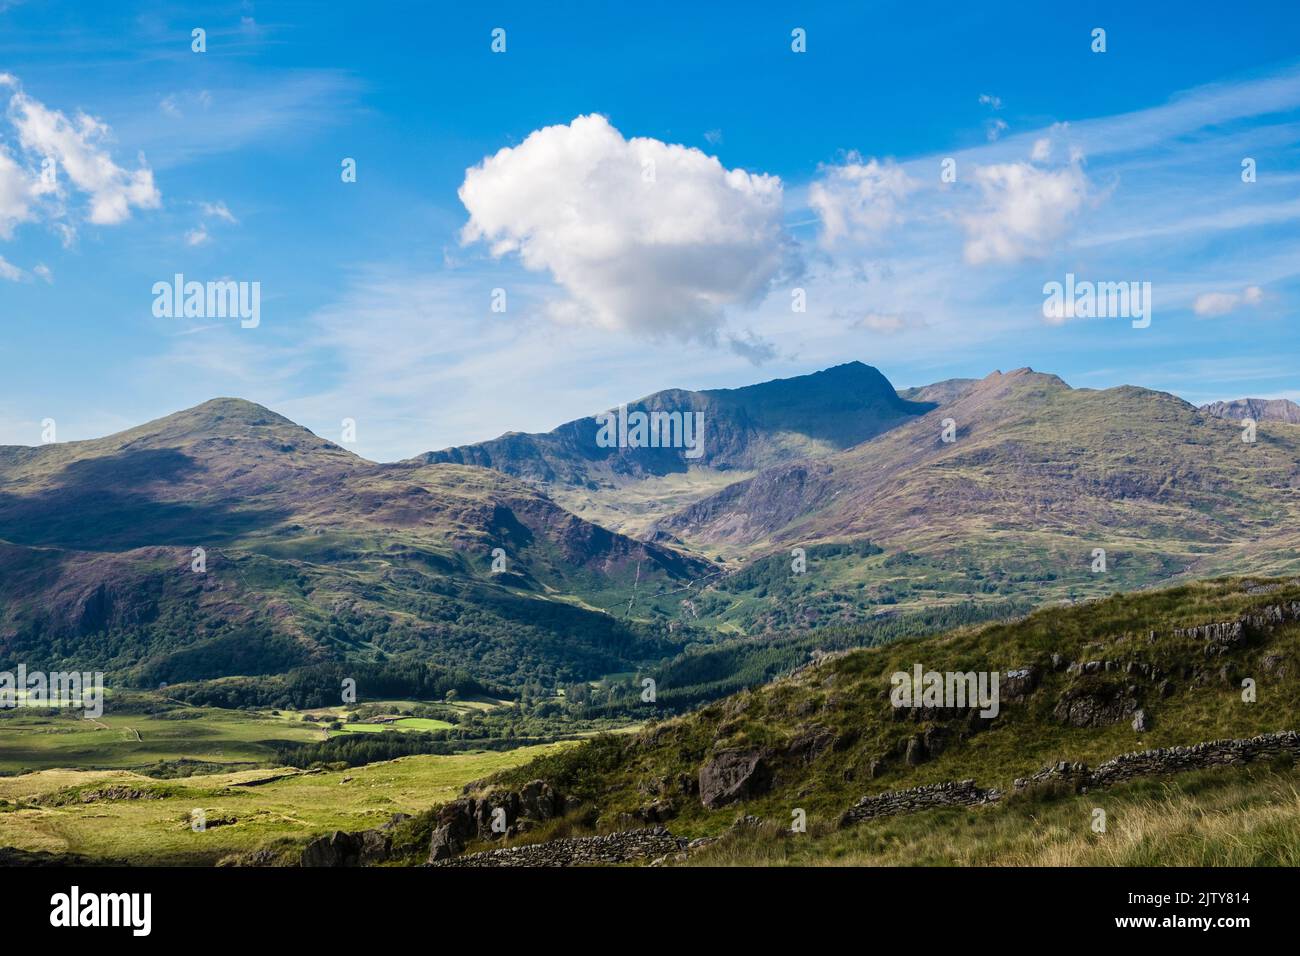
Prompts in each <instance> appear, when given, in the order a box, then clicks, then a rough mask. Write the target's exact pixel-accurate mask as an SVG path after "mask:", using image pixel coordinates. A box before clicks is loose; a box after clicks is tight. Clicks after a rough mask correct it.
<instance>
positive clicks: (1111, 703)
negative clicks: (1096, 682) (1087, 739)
mask: <svg viewBox="0 0 1300 956" xmlns="http://www.w3.org/2000/svg"><path fill="white" fill-rule="evenodd" d="M1134 690H1136V688H1130V689H1129V690H1128V691H1125V690H1123V689H1121V688H1097V687H1092V688H1073V689H1071V690H1068V691H1066V692H1065V694H1064V695H1063V696H1062V697H1061V699H1060V700H1059V701H1058V702H1057V704H1056V707H1055V708H1054V709H1053V711H1052V716H1053V717H1055V718H1056V719H1057V720H1059V721H1060V722H1061V723H1063V724H1066V725H1068V726H1070V727H1107V726H1109V725H1111V724H1117V723H1119V722H1120V721H1121V720H1126V719H1129V718H1131V717H1132V716H1133V714H1134V713H1135V712H1136V711H1137V709H1138V702H1137V699H1136V697H1135V696H1134V694H1133V693H1132V691H1134Z"/></svg>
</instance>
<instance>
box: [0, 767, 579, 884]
mask: <svg viewBox="0 0 1300 956" xmlns="http://www.w3.org/2000/svg"><path fill="white" fill-rule="evenodd" d="M567 746H571V744H566V743H560V744H547V745H543V746H538V747H527V748H521V749H519V750H513V751H506V752H502V753H497V752H477V753H464V754H455V755H452V756H446V757H441V756H415V757H402V758H400V759H397V760H390V761H386V762H383V763H375V764H369V765H367V766H365V767H358V768H354V769H350V770H323V771H295V770H287V769H283V768H280V769H269V770H266V769H264V770H245V771H240V772H237V773H223V774H213V775H207V776H193V777H187V778H184V779H183V780H165V781H160V780H156V779H153V778H150V777H145V776H143V775H141V774H137V773H133V772H130V771H123V770H108V771H102V770H43V771H40V772H38V773H30V774H24V775H22V776H16V777H0V847H14V848H17V849H19V850H26V851H46V852H49V853H58V854H62V853H75V854H80V855H82V856H85V857H89V858H91V859H95V860H125V861H130V862H132V863H135V864H144V865H154V864H172V865H211V864H214V863H217V862H218V861H220V860H221V859H222V858H223V857H227V856H230V855H232V854H240V853H248V852H252V851H256V850H259V849H268V850H272V851H277V852H283V853H284V854H285V855H284V857H283V859H284V860H286V861H287V860H292V859H293V858H294V856H295V854H296V852H297V850H298V849H300V848H301V846H302V845H303V844H305V843H306V842H308V841H309V840H310V839H312V838H314V837H316V836H319V835H321V834H322V833H327V832H330V831H332V830H336V829H340V830H360V829H366V828H369V827H375V826H378V825H380V824H382V823H385V822H386V821H388V820H389V819H390V818H391V816H392V815H393V814H395V813H416V812H419V811H422V810H428V809H429V808H430V807H433V806H436V805H437V804H439V803H443V802H445V801H447V800H449V799H451V798H452V797H454V796H456V795H457V793H459V791H460V789H461V787H463V786H464V785H465V784H466V783H468V782H469V781H471V780H475V779H478V778H479V777H482V776H485V775H487V774H491V773H495V772H498V771H502V770H505V769H508V768H510V767H512V766H515V765H517V764H520V763H524V762H527V761H528V760H530V759H532V758H533V757H537V756H541V755H543V754H546V753H551V752H554V751H555V750H557V749H560V748H563V747H567ZM107 788H115V789H114V790H113V791H111V792H109V793H104V792H103V791H105V790H106V789H107ZM195 809H201V810H202V811H203V813H204V815H205V817H206V820H207V824H208V825H207V829H206V831H204V832H195V831H194V830H193V829H192V828H191V826H190V821H191V813H192V811H193V810H195Z"/></svg>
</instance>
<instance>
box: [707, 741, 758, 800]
mask: <svg viewBox="0 0 1300 956" xmlns="http://www.w3.org/2000/svg"><path fill="white" fill-rule="evenodd" d="M769 757H770V755H769V754H768V752H767V751H765V750H742V749H733V750H721V751H719V752H718V753H716V754H714V755H713V757H711V758H710V759H709V760H708V761H707V762H706V763H705V764H704V766H703V767H701V768H700V802H701V803H702V804H704V806H706V807H707V808H709V809H710V810H713V809H715V808H717V807H721V806H724V805H725V804H728V803H732V802H734V801H736V800H746V799H748V798H750V797H753V796H757V795H759V794H761V793H765V792H766V791H767V789H768V788H769V787H770V786H771V784H772V773H771V768H770V767H769V766H768V759H769Z"/></svg>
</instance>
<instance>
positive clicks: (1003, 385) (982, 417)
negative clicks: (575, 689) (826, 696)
mask: <svg viewBox="0 0 1300 956" xmlns="http://www.w3.org/2000/svg"><path fill="white" fill-rule="evenodd" d="M949 419H951V420H952V423H953V427H954V429H955V441H952V442H950V443H949V442H944V441H943V440H942V434H943V430H944V424H943V423H944V422H945V421H946V420H949ZM1298 462H1300V427H1297V426H1294V425H1289V424H1284V423H1279V422H1263V423H1261V424H1260V426H1259V431H1258V435H1257V441H1256V442H1255V443H1253V444H1247V443H1244V442H1242V440H1241V428H1240V426H1239V424H1238V423H1235V422H1231V421H1226V420H1224V419H1221V418H1217V417H1214V416H1211V415H1206V414H1202V413H1201V412H1199V411H1198V410H1197V409H1196V408H1195V407H1193V406H1191V405H1189V404H1187V403H1186V402H1183V401H1181V400H1180V399H1178V398H1175V397H1174V396H1172V395H1168V394H1165V393H1161V392H1153V391H1149V390H1146V389H1140V388H1133V387H1128V386H1126V387H1122V388H1114V389H1107V390H1104V391H1094V390H1090V389H1072V388H1070V387H1069V386H1067V385H1066V384H1065V383H1064V382H1062V381H1061V380H1060V379H1058V378H1056V377H1054V376H1050V375H1043V374H1039V373H1035V372H1032V371H1030V370H1028V369H1022V370H1019V371H1016V372H1011V373H1008V374H1006V375H1003V374H1000V373H995V374H994V375H991V376H989V377H988V378H986V379H983V380H981V381H980V382H977V383H975V384H973V385H971V386H969V387H966V388H965V389H964V390H963V391H959V392H958V393H956V394H955V397H953V398H952V399H951V401H949V402H948V403H947V404H945V405H943V406H941V407H939V408H937V409H935V410H934V411H931V412H930V413H928V414H927V415H925V416H923V417H921V418H918V419H915V420H913V421H911V422H908V423H906V424H903V425H901V426H900V427H898V428H895V429H893V430H891V431H889V432H886V433H884V434H882V435H880V436H878V437H876V438H874V439H872V440H871V441H868V442H865V443H863V444H861V445H858V446H856V447H854V448H851V449H848V450H846V451H844V452H840V453H838V454H836V455H832V456H829V457H827V458H824V459H819V460H817V461H808V462H798V463H793V464H788V465H784V466H780V467H777V468H772V469H768V470H766V471H764V472H761V473H760V474H759V475H757V476H755V477H753V478H750V479H747V480H745V481H742V482H738V483H737V484H735V485H732V486H729V487H728V488H726V489H723V490H722V491H720V492H718V493H716V494H715V495H713V496H712V497H710V498H708V499H705V500H703V501H701V502H699V503H697V504H695V505H693V506H691V507H689V508H686V509H684V510H683V511H681V512H679V513H678V514H677V515H675V516H672V517H671V518H669V519H666V520H665V521H664V522H661V525H660V527H662V528H663V529H664V530H665V531H666V532H668V533H671V534H672V535H674V536H676V537H677V538H679V539H682V540H684V541H686V542H688V543H689V544H691V545H692V546H693V547H696V548H698V549H699V550H701V551H702V552H704V553H706V554H710V555H722V556H724V557H725V558H727V559H728V561H731V560H734V559H737V558H741V557H748V558H753V557H755V556H758V557H764V556H767V555H771V554H775V555H776V556H777V558H778V559H783V560H785V562H786V563H787V564H788V560H789V557H788V556H789V553H790V549H791V548H795V547H802V548H805V549H809V548H813V547H814V546H817V545H818V544H821V543H827V542H834V543H839V544H845V543H859V542H862V541H864V540H869V541H870V542H871V543H872V544H873V545H875V546H877V547H879V548H881V549H882V550H883V554H882V555H881V556H880V557H879V558H877V559H875V560H874V561H872V562H863V563H859V564H855V566H854V567H853V568H852V569H849V570H847V571H846V570H845V569H843V568H841V567H839V566H838V565H837V564H836V563H835V562H830V563H823V564H818V565H816V566H814V564H813V563H812V562H811V561H810V562H809V573H808V575H807V576H806V578H805V582H809V583H806V584H804V585H803V586H805V587H806V586H809V584H811V585H812V586H817V583H818V578H819V577H820V580H821V582H823V583H822V584H821V586H823V587H825V588H827V589H829V588H831V587H834V589H835V590H836V591H837V592H838V593H839V594H841V595H848V596H850V597H854V598H855V599H860V603H862V604H863V605H865V606H868V607H870V606H876V607H879V606H889V607H894V606H899V607H906V606H907V605H908V604H911V603H914V602H917V601H923V602H927V603H928V602H931V601H934V600H936V599H937V600H951V599H954V598H958V597H961V596H964V595H977V596H978V595H980V594H986V593H990V592H993V593H1006V590H1005V589H1012V590H1014V592H1015V593H1016V594H1017V596H1020V597H1025V598H1032V599H1034V600H1039V601H1046V600H1054V599H1060V598H1067V597H1075V598H1078V597H1091V596H1098V595H1103V594H1109V593H1113V592H1116V591H1121V590H1132V589H1134V588H1138V587H1143V586H1147V585H1151V584H1156V583H1164V582H1170V581H1175V580H1179V579H1190V578H1194V577H1207V576H1213V575H1216V574H1223V573H1232V572H1234V571H1235V570H1237V569H1239V568H1250V569H1252V570H1253V571H1256V572H1258V573H1261V574H1263V573H1269V574H1281V573H1287V572H1293V571H1295V570H1297V569H1300V547H1297V545H1298V544H1300V540H1298V539H1297V532H1296V530H1295V529H1296V528H1297V527H1300V464H1298ZM1098 548H1101V549H1104V550H1105V552H1106V569H1105V571H1104V572H1095V571H1094V570H1093V561H1094V554H1093V552H1094V549H1098ZM854 591H857V592H858V594H857V595H854V594H853V592H854Z"/></svg>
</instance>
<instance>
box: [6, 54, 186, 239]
mask: <svg viewBox="0 0 1300 956" xmlns="http://www.w3.org/2000/svg"><path fill="white" fill-rule="evenodd" d="M0 85H3V86H7V87H10V88H11V89H13V90H14V92H13V94H12V95H11V96H10V98H9V106H8V111H7V118H8V120H9V123H10V124H11V126H12V128H13V131H14V133H15V134H16V137H17V141H18V144H19V146H20V147H21V148H22V150H23V151H24V153H25V155H26V156H27V158H28V161H29V169H28V170H26V171H25V172H24V177H25V179H26V182H27V184H28V190H29V193H30V194H31V195H33V196H35V195H44V194H53V195H55V196H58V197H60V198H61V197H62V196H63V194H64V185H63V181H64V179H65V178H66V180H68V181H69V182H70V183H71V184H72V186H74V187H76V189H78V190H79V191H80V192H82V193H84V194H86V196H87V197H88V199H89V203H90V209H89V214H88V216H87V218H88V219H89V221H91V222H93V223H96V224H98V225H110V226H111V225H116V224H118V223H121V222H123V221H125V220H126V219H128V218H130V216H131V209H132V208H136V209H153V208H156V207H157V206H158V205H160V203H161V201H162V199H161V196H160V194H159V192H158V188H157V187H156V186H155V185H154V181H153V171H152V170H151V169H150V168H149V166H148V165H147V164H146V163H145V162H144V158H143V157H140V159H139V160H138V165H137V167H136V168H135V169H134V170H129V169H125V168H123V167H122V166H119V165H118V164H117V163H115V162H114V161H113V158H112V156H111V155H110V153H109V151H108V149H107V148H106V147H105V144H106V143H107V142H108V140H109V139H110V133H109V129H108V127H107V126H106V125H105V124H104V123H103V122H101V121H100V120H97V119H95V118H94V117H92V116H89V115H87V114H86V113H78V114H77V115H76V116H75V117H74V118H69V117H68V116H66V115H65V114H64V113H62V112H61V111H59V110H55V109H50V108H48V107H46V106H45V105H44V104H43V103H41V102H40V101H39V100H36V99H35V98H33V97H32V96H29V95H28V94H27V93H25V92H23V90H22V89H21V87H20V86H19V84H18V81H17V80H16V79H15V78H14V77H13V76H12V75H9V74H5V75H3V76H0ZM50 161H52V163H53V166H49V169H50V170H51V172H52V173H53V176H52V178H42V177H41V175H40V173H39V172H38V171H37V170H38V169H39V168H41V167H42V165H46V166H48V164H49V162H50ZM0 165H2V164H0ZM8 175H9V176H11V175H12V170H10V171H9V173H8ZM6 176H7V174H6V172H5V170H4V169H0V197H2V196H3V195H4V194H5V193H6V191H7V187H6V186H5V185H3V182H4V180H5V179H6ZM8 190H12V186H10V187H8ZM12 202H13V200H12V198H11V199H9V200H8V203H9V208H12ZM61 214H62V212H61V210H59V211H58V213H56V215H61ZM5 217H6V200H5V199H4V198H0V229H3V228H5V225H4V224H5V222H6V221H7V220H6V218H5ZM10 219H12V216H11V217H10ZM9 228H10V229H12V222H10V225H9Z"/></svg>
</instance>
